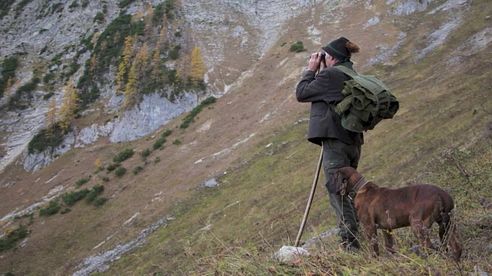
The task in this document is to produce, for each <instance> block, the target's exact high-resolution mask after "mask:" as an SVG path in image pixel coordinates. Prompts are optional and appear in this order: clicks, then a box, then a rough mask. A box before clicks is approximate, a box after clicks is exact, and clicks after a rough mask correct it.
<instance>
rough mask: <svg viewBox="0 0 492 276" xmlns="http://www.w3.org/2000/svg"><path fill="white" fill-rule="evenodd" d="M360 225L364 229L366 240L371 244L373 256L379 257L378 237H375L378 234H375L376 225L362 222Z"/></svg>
mask: <svg viewBox="0 0 492 276" xmlns="http://www.w3.org/2000/svg"><path fill="white" fill-rule="evenodd" d="M362 225H363V227H364V234H365V236H366V239H367V241H368V242H369V243H370V244H371V247H372V250H373V251H374V254H375V256H379V247H378V237H377V235H378V233H377V229H376V225H375V224H374V223H372V222H370V221H368V222H362Z"/></svg>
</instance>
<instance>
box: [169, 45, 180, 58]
mask: <svg viewBox="0 0 492 276" xmlns="http://www.w3.org/2000/svg"><path fill="white" fill-rule="evenodd" d="M179 50H181V46H179V45H176V46H174V47H173V48H172V49H171V50H169V58H170V59H172V60H176V59H178V58H179Z"/></svg>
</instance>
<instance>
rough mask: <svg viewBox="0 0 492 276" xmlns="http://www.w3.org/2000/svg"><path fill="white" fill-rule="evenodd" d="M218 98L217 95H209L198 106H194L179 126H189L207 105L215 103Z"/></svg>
mask: <svg viewBox="0 0 492 276" xmlns="http://www.w3.org/2000/svg"><path fill="white" fill-rule="evenodd" d="M216 101H217V99H216V98H215V97H212V96H211V97H208V98H206V99H205V100H203V101H202V102H201V103H200V104H199V105H198V106H197V107H195V108H193V110H191V111H190V113H189V114H188V115H186V117H184V118H183V122H182V123H181V125H180V126H179V127H180V128H183V129H184V128H187V127H189V126H190V124H191V123H192V122H194V120H195V117H196V116H197V115H198V113H200V112H201V111H202V110H203V109H204V108H205V107H207V106H209V105H211V104H213V103H215V102H216Z"/></svg>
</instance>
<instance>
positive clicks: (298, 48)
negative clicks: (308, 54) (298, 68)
mask: <svg viewBox="0 0 492 276" xmlns="http://www.w3.org/2000/svg"><path fill="white" fill-rule="evenodd" d="M289 50H290V51H291V52H295V53H300V52H303V51H306V49H304V44H303V43H302V41H296V42H294V43H293V44H292V45H290V49H289Z"/></svg>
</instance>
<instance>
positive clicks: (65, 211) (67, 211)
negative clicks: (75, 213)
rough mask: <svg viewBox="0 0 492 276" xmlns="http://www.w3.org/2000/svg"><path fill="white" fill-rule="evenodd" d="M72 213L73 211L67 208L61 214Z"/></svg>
mask: <svg viewBox="0 0 492 276" xmlns="http://www.w3.org/2000/svg"><path fill="white" fill-rule="evenodd" d="M71 211H72V209H70V208H68V207H67V208H65V209H63V210H61V212H60V214H62V215H64V214H66V213H70V212H71Z"/></svg>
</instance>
